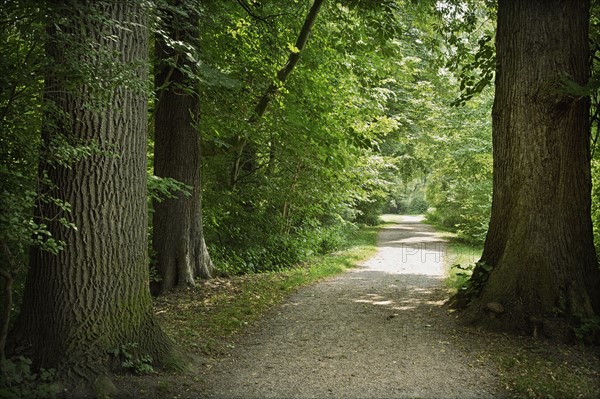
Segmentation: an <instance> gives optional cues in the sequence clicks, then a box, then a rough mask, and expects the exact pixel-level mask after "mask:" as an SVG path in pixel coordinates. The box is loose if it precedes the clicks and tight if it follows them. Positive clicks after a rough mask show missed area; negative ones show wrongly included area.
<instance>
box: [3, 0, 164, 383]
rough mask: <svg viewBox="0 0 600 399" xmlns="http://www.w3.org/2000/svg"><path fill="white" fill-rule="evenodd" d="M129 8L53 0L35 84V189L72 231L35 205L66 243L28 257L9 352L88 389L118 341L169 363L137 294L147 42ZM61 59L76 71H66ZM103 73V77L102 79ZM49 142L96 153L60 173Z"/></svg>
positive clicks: (138, 12) (142, 20) (144, 273)
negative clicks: (122, 77) (38, 93)
mask: <svg viewBox="0 0 600 399" xmlns="http://www.w3.org/2000/svg"><path fill="white" fill-rule="evenodd" d="M141 4H142V2H141V1H127V2H125V1H122V2H100V1H97V2H87V3H86V4H85V5H81V4H78V5H75V4H74V3H72V2H55V6H56V8H57V9H56V11H57V13H56V15H55V16H54V18H55V19H52V18H51V19H50V23H49V28H48V31H49V42H48V44H47V52H48V56H49V57H50V59H51V60H53V61H54V62H55V63H57V64H56V65H57V67H56V68H54V69H50V70H49V71H48V76H47V80H46V93H45V97H46V100H47V104H48V105H49V108H48V109H49V111H48V112H47V113H46V121H45V127H44V132H43V136H44V148H43V150H44V151H45V152H46V154H47V156H46V157H43V158H42V159H41V162H40V176H41V178H42V177H43V176H44V175H45V174H46V175H47V177H48V179H49V181H50V182H51V184H50V185H47V186H45V187H43V188H42V190H47V192H48V193H49V195H50V196H51V197H54V198H56V199H58V200H60V201H65V202H67V203H69V204H70V205H71V211H70V212H68V213H65V214H64V216H65V217H67V218H68V219H70V220H71V221H72V222H74V224H75V225H76V226H77V229H72V228H68V227H66V226H65V225H64V224H62V223H60V221H59V220H58V219H59V216H63V214H62V213H63V212H62V211H61V209H59V208H58V207H57V206H55V205H54V203H49V202H42V203H40V204H38V209H37V218H38V220H39V221H42V222H44V221H45V222H46V223H47V225H48V230H49V231H50V232H51V233H52V236H53V237H54V238H55V239H56V240H61V241H64V242H65V244H66V245H65V248H64V250H62V251H60V252H59V253H58V254H57V255H53V254H51V253H50V252H47V251H42V250H40V249H39V248H33V249H32V254H31V264H30V268H29V272H28V276H27V283H26V288H25V293H24V298H23V306H22V311H21V314H20V315H19V318H18V320H17V322H16V325H15V329H14V330H13V332H12V334H11V343H12V348H13V352H15V353H23V354H26V355H27V356H30V357H32V358H33V360H34V363H35V364H36V365H37V366H42V367H46V368H57V369H58V371H59V373H60V375H61V376H62V377H66V378H75V379H77V378H83V379H86V380H88V381H94V379H95V378H97V376H99V375H104V374H105V373H106V372H107V371H108V368H109V364H110V359H109V350H111V349H115V348H119V347H120V346H122V345H126V344H129V343H136V344H137V345H138V348H139V351H140V353H143V354H148V355H150V356H152V359H153V361H154V364H157V365H160V364H162V363H164V362H166V361H170V360H171V359H172V358H171V355H172V354H173V351H172V344H171V342H170V340H169V339H168V338H167V337H166V335H165V334H164V333H163V332H162V330H161V328H160V327H159V325H158V324H157V322H156V320H155V318H154V313H153V309H152V303H151V297H150V292H149V289H148V282H149V275H148V262H147V259H148V257H147V245H146V242H147V237H146V234H147V233H146V232H147V201H146V195H147V194H146V136H147V134H146V129H147V96H146V93H145V90H144V85H145V81H146V79H147V72H146V69H147V67H146V62H147V43H148V36H147V28H146V26H147V23H146V21H147V18H146V11H145V10H144V8H143V7H142V5H141ZM55 21H58V22H57V23H59V24H60V25H58V26H57V27H55V26H54V25H53V24H54V22H55ZM73 57H77V58H76V59H74V58H73ZM71 62H76V65H75V66H76V67H77V68H80V69H79V70H80V71H84V72H83V75H75V74H74V72H75V71H74V70H73V69H71V66H72V65H73V64H71ZM107 65H111V68H115V69H114V70H112V71H111V72H108V73H107V71H106V70H104V71H103V70H102V68H106V66H107ZM86 70H89V71H94V74H98V78H97V81H90V80H89V77H87V78H86V77H84V78H83V79H78V76H79V77H81V76H85V71H86ZM128 71H129V72H131V71H133V74H132V75H131V76H129V77H128V79H127V81H129V82H132V81H133V82H132V83H131V85H129V84H127V86H126V84H125V82H124V81H121V82H120V83H117V84H114V82H115V81H114V80H113V79H114V78H115V77H116V76H118V74H119V72H122V73H127V72H128ZM57 141H67V142H70V143H76V144H91V143H95V144H96V145H97V146H99V148H100V150H101V152H96V153H94V154H92V155H90V156H86V157H84V158H83V159H78V160H77V159H70V160H69V162H68V165H66V166H65V165H64V164H62V163H59V162H56V161H55V160H56V159H57V158H56V155H57V154H54V153H53V150H54V149H55V148H56V147H55V145H56V142H57ZM63 156H64V155H63ZM58 159H60V158H58ZM63 161H64V159H63Z"/></svg>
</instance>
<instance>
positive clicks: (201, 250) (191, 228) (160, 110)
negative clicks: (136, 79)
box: [152, 1, 213, 292]
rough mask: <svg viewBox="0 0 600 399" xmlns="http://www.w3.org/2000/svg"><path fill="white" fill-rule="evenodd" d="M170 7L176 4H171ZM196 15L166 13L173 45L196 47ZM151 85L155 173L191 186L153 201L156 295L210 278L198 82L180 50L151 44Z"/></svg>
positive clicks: (161, 41) (162, 43)
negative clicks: (153, 65)
mask: <svg viewBox="0 0 600 399" xmlns="http://www.w3.org/2000/svg"><path fill="white" fill-rule="evenodd" d="M173 3H175V4H172V5H173V6H181V4H180V2H178V1H175V2H173ZM198 18H199V16H198V14H197V11H195V10H191V9H190V10H187V12H186V18H184V20H183V21H182V20H180V19H181V17H180V16H179V17H177V16H175V15H174V14H173V13H172V12H169V11H165V15H164V17H163V21H164V22H165V25H166V26H164V28H165V31H166V32H167V34H168V36H169V39H170V40H172V41H173V42H175V41H183V42H185V43H189V44H192V45H195V48H197V41H198V39H199V37H198V35H199V33H198V29H197V26H198V25H199V22H198ZM156 59H157V66H156V71H155V85H156V88H157V95H158V102H157V105H156V110H155V116H154V117H155V132H154V173H155V174H156V175H157V176H160V177H170V178H174V179H176V180H178V181H180V182H182V183H185V184H187V185H189V186H191V187H192V194H191V195H189V196H185V195H183V194H180V195H178V196H177V198H174V199H166V200H164V201H162V202H155V203H154V216H153V238H152V245H153V248H154V251H155V253H156V255H157V268H158V272H159V275H160V276H161V281H160V283H159V284H158V285H159V286H160V289H159V290H157V291H159V292H166V291H169V290H171V289H173V288H175V287H177V286H186V285H194V279H195V277H202V278H209V277H211V275H212V273H213V264H212V262H211V259H210V256H209V254H208V250H207V248H206V243H205V241H204V234H203V226H202V206H201V205H202V202H201V201H202V189H201V182H200V133H199V131H198V124H199V118H200V114H199V111H200V107H199V98H198V94H197V90H196V88H197V87H196V86H197V84H196V83H195V82H194V81H193V80H192V79H191V78H190V77H189V76H186V74H185V73H184V72H183V71H182V69H183V68H184V67H185V68H188V69H189V70H190V71H194V70H196V67H195V64H194V62H193V61H192V60H190V59H189V58H188V57H187V56H186V54H185V53H184V52H182V51H177V50H175V49H173V48H172V46H171V45H169V44H167V43H165V40H164V38H162V37H159V38H157V41H156Z"/></svg>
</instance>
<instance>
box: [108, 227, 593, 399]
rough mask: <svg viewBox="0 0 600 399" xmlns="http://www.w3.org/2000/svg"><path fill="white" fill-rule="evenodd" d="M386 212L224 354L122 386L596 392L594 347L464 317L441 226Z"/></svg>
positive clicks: (398, 394)
mask: <svg viewBox="0 0 600 399" xmlns="http://www.w3.org/2000/svg"><path fill="white" fill-rule="evenodd" d="M386 222H388V224H386V225H385V226H384V227H383V228H382V229H381V230H380V233H379V237H378V252H377V254H376V255H375V256H373V257H372V258H370V259H369V260H368V261H366V262H363V263H361V264H360V265H358V266H357V267H355V268H352V269H350V270H348V271H347V272H345V273H342V274H340V275H338V276H336V277H331V278H327V279H325V280H323V281H320V282H318V283H315V284H311V285H309V286H306V287H303V288H300V289H298V290H296V291H295V292H294V293H293V294H292V295H290V296H288V297H287V298H286V299H285V300H284V301H283V302H282V303H279V304H277V305H275V306H273V307H271V308H270V309H269V310H267V311H266V313H265V314H264V315H263V316H262V317H261V318H260V319H259V320H258V321H256V322H254V323H250V325H248V326H247V327H246V328H244V329H243V331H242V333H240V334H237V335H235V336H234V338H233V341H231V342H230V343H229V344H228V345H227V348H225V349H223V350H221V351H219V353H218V354H217V355H215V354H213V355H211V356H202V357H200V358H196V362H197V363H198V365H197V367H196V368H195V370H194V371H193V372H189V373H186V374H185V375H178V376H175V375H173V376H171V377H169V376H164V375H163V376H159V377H158V383H156V381H157V377H156V376H153V377H152V378H153V381H154V386H153V385H152V384H149V379H148V377H139V379H138V380H137V381H136V380H135V379H127V382H126V384H127V386H128V389H126V390H125V392H127V391H129V392H131V396H132V397H148V398H159V397H160V398H168V397H172V398H196V397H197V398H227V399H233V398H508V397H530V398H538V397H539V398H542V397H556V396H555V395H557V394H559V395H560V396H559V397H573V398H593V397H600V372H599V371H600V360H599V359H600V356H599V354H598V350H597V348H595V349H585V348H580V347H573V346H562V345H560V346H557V345H556V344H552V343H549V342H544V341H540V340H534V339H533V338H531V337H515V336H507V335H503V334H493V333H489V332H484V331H480V330H477V329H474V328H469V327H465V326H461V325H460V324H459V323H458V321H457V317H456V314H455V313H454V312H452V311H451V310H450V309H448V307H447V306H446V304H445V303H446V301H447V299H448V295H449V294H448V289H447V288H446V286H445V285H444V279H445V276H446V273H447V264H446V263H447V259H446V243H445V240H444V238H443V237H442V235H440V234H439V233H437V232H436V231H435V230H434V229H433V228H432V227H430V226H428V225H426V224H423V223H422V222H421V218H420V217H416V216H403V217H392V216H388V217H387V219H386ZM199 316H200V315H199ZM200 317H201V316H200ZM184 349H185V348H184ZM123 382H125V381H121V384H118V385H120V387H123V385H122V383H123ZM553 384H554V385H556V386H553ZM569 385H570V386H569ZM124 397H126V396H124Z"/></svg>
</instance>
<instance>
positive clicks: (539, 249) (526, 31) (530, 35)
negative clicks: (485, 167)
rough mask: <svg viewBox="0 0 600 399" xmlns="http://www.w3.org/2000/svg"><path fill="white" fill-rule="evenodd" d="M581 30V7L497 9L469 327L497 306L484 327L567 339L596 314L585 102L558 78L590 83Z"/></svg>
mask: <svg viewBox="0 0 600 399" xmlns="http://www.w3.org/2000/svg"><path fill="white" fill-rule="evenodd" d="M588 23H589V1H585V0H578V1H566V0H501V1H500V2H499V7H498V30H497V36H496V51H497V75H496V97H495V102H494V108H493V145H494V194H493V203H492V216H491V221H490V226H489V231H488V235H487V239H486V242H485V248H484V251H483V255H482V259H481V262H485V263H486V264H487V265H489V266H491V267H493V269H492V270H491V272H489V273H488V272H486V271H485V267H484V266H478V267H477V268H476V270H475V271H474V275H473V283H475V286H477V285H480V286H481V285H483V289H482V290H481V292H480V293H479V296H478V298H476V299H475V301H474V302H473V303H472V304H471V306H470V309H469V312H468V313H470V316H471V317H474V318H475V319H479V320H482V319H484V318H485V317H486V316H485V312H486V305H487V304H489V303H490V302H497V303H500V304H502V305H503V306H504V308H505V310H506V312H505V314H504V315H502V316H501V317H499V318H494V319H491V318H490V319H489V320H488V321H490V320H493V322H492V324H497V325H500V326H503V327H505V328H511V329H517V330H528V331H529V332H532V333H539V332H543V333H545V334H546V335H549V336H556V337H557V338H565V334H566V333H567V332H568V329H566V328H564V327H565V326H566V325H567V324H569V323H571V322H573V321H574V319H575V318H582V317H583V318H585V317H591V316H594V315H595V314H600V285H599V282H600V276H599V274H600V273H599V268H598V263H597V260H596V254H595V251H594V245H593V236H592V225H591V218H590V201H591V199H590V198H591V197H590V189H591V177H590V155H589V140H590V136H589V130H590V126H589V118H588V110H589V101H588V99H587V98H585V97H579V96H573V95H569V94H567V93H566V92H565V91H564V90H562V89H561V79H564V78H565V77H568V78H569V79H572V80H573V81H575V82H576V83H578V84H581V85H583V84H585V83H586V81H587V79H588V75H589V69H588V55H589V54H588ZM489 266H488V267H489ZM486 279H487V281H486ZM475 294H476V295H477V292H475ZM490 307H491V308H493V306H490ZM487 309H488V310H489V308H487ZM488 316H489V315H488Z"/></svg>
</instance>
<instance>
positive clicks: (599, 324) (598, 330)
mask: <svg viewBox="0 0 600 399" xmlns="http://www.w3.org/2000/svg"><path fill="white" fill-rule="evenodd" d="M578 324H579V325H578V326H577V327H575V328H574V330H573V332H574V333H575V338H576V339H577V342H579V343H580V344H583V345H598V344H600V317H599V316H596V317H581V318H579V322H578Z"/></svg>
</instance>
